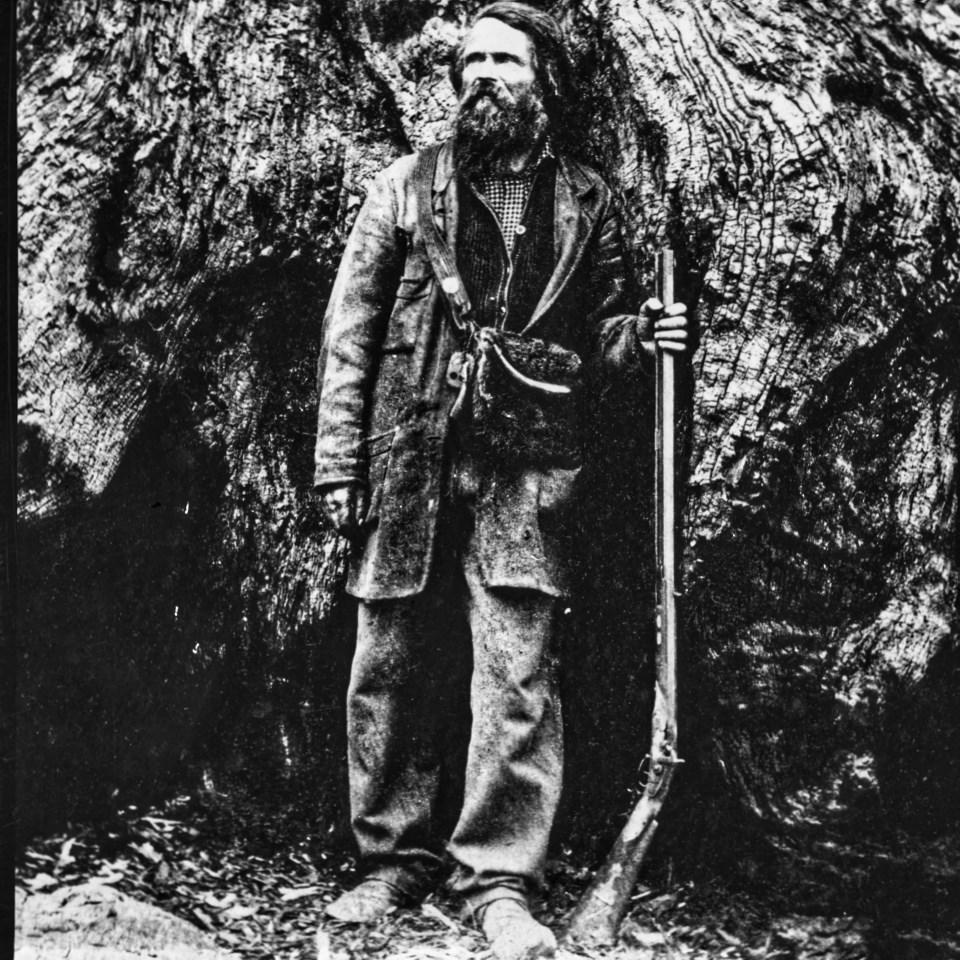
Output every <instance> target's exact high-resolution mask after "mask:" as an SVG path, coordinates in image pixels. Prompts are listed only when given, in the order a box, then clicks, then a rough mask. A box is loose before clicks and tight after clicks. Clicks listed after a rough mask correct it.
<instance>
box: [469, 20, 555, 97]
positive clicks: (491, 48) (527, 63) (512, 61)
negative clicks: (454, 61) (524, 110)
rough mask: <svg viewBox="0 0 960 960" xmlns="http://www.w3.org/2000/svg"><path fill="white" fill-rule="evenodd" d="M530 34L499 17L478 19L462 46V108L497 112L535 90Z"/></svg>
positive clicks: (535, 80)
mask: <svg viewBox="0 0 960 960" xmlns="http://www.w3.org/2000/svg"><path fill="white" fill-rule="evenodd" d="M536 86H537V78H536V74H535V72H534V69H533V51H532V50H531V45H530V38H529V37H528V36H527V35H526V34H525V33H523V32H522V31H520V30H515V29H514V28H513V27H511V26H508V25H507V24H505V23H504V22H503V21H501V20H494V19H492V18H490V19H483V20H478V21H477V23H476V24H474V26H473V28H472V29H471V30H470V32H469V33H468V34H467V39H466V42H465V44H464V47H463V87H462V89H461V92H460V106H461V109H470V108H474V109H475V110H476V111H477V112H478V113H487V114H490V113H496V112H498V111H500V110H502V109H503V107H504V105H505V104H506V105H510V106H515V105H516V104H517V103H518V102H522V101H524V100H526V99H528V98H529V97H530V96H531V95H532V94H533V93H534V91H535V89H536Z"/></svg>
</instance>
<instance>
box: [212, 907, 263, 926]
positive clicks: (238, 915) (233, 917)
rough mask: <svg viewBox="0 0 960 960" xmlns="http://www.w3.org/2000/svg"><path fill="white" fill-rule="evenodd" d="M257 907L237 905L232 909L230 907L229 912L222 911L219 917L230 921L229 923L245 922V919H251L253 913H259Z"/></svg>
mask: <svg viewBox="0 0 960 960" xmlns="http://www.w3.org/2000/svg"><path fill="white" fill-rule="evenodd" d="M259 912H260V908H259V907H245V906H243V905H241V904H239V903H238V904H237V905H236V906H234V907H231V908H230V909H229V910H224V911H223V913H222V914H221V917H222V918H223V919H224V920H230V921H231V922H233V921H237V920H245V919H246V918H247V917H252V916H253V915H254V914H255V913H259Z"/></svg>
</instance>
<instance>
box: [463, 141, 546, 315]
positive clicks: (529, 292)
mask: <svg viewBox="0 0 960 960" xmlns="http://www.w3.org/2000/svg"><path fill="white" fill-rule="evenodd" d="M556 176H557V172H556V161H555V160H554V159H553V158H548V159H546V160H544V161H543V162H541V164H540V166H539V168H538V170H537V173H536V176H535V177H534V180H533V184H532V186H531V188H530V195H529V197H528V198H527V204H526V207H525V208H524V212H523V217H522V218H521V221H520V224H521V228H520V230H519V231H518V232H517V235H516V238H515V239H514V238H509V237H508V238H504V236H503V231H502V230H501V229H500V223H499V221H498V220H497V217H496V215H495V214H494V212H493V211H492V210H491V209H490V207H489V206H488V204H487V203H486V201H485V200H484V199H483V198H482V197H481V196H480V195H479V194H478V193H477V192H476V190H475V189H474V188H473V187H472V186H471V185H470V184H462V189H461V190H460V225H459V235H458V237H457V246H456V250H457V269H458V270H459V271H460V276H461V277H462V279H463V283H464V286H465V287H466V288H467V294H468V295H469V297H470V301H471V303H472V304H473V310H474V319H475V320H476V321H477V323H478V324H479V325H480V326H481V327H498V328H502V329H506V330H511V331H520V330H522V329H523V328H524V327H525V326H526V325H527V324H528V323H529V322H530V318H531V317H532V316H533V311H534V310H535V309H536V307H537V304H538V303H539V302H540V296H541V295H542V293H543V291H544V289H545V288H546V286H547V283H548V282H549V280H550V277H551V276H552V274H553V271H554V268H555V267H556V256H555V252H554V222H553V220H554V193H555V186H556ZM511 240H513V243H512V250H508V245H509V244H510V241H511Z"/></svg>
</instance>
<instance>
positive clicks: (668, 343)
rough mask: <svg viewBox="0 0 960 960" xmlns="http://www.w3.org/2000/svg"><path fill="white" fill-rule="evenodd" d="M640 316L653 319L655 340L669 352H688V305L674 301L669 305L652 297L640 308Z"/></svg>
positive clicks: (689, 347) (659, 346)
mask: <svg viewBox="0 0 960 960" xmlns="http://www.w3.org/2000/svg"><path fill="white" fill-rule="evenodd" d="M640 316H641V317H642V318H645V319H647V320H652V321H653V342H654V344H655V345H656V347H658V348H659V349H660V350H666V351H668V352H669V353H686V352H687V350H688V349H691V346H690V340H691V337H690V321H689V320H688V319H687V305H686V304H685V303H674V304H672V305H671V306H669V307H664V305H663V304H662V303H661V302H660V301H659V300H658V299H657V298H656V297H651V298H650V299H649V300H647V302H646V303H644V305H643V306H642V307H641V308H640Z"/></svg>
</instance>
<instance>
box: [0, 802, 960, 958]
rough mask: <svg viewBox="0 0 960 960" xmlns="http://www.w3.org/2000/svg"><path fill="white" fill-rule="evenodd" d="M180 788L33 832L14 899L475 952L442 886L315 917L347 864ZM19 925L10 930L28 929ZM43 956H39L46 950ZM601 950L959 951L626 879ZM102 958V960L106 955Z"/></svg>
mask: <svg viewBox="0 0 960 960" xmlns="http://www.w3.org/2000/svg"><path fill="white" fill-rule="evenodd" d="M233 826H234V829H224V822H223V820H222V817H221V818H220V819H217V818H211V817H210V813H209V810H205V809H204V808H202V807H198V806H197V804H196V803H195V802H193V801H191V800H190V799H189V798H186V797H182V798H179V799H177V800H175V801H172V802H170V803H168V804H166V805H164V807H162V808H161V809H156V810H152V811H150V812H148V813H140V812H138V811H136V810H133V809H130V810H128V811H126V812H125V815H124V816H123V817H121V818H119V819H118V820H117V822H116V823H114V824H112V825H111V826H109V827H107V828H102V829H99V830H95V829H93V828H91V827H72V828H71V829H69V830H68V831H67V832H65V833H64V834H61V835H58V836H51V837H47V838H43V839H39V840H37V841H35V842H34V843H32V844H31V845H30V846H29V847H28V848H27V849H26V850H25V851H24V853H23V856H22V858H21V863H20V866H19V869H18V873H17V884H18V886H19V887H20V888H21V890H22V893H21V899H22V898H23V895H24V894H25V895H26V896H27V897H30V896H34V895H44V894H50V893H57V892H61V893H62V892H63V888H65V887H70V886H73V885H76V886H79V885H82V884H91V883H92V884H95V885H101V886H105V887H110V888H112V889H114V890H117V891H120V892H121V893H124V894H127V895H129V896H131V897H133V898H136V899H137V900H140V901H143V902H146V903H148V904H152V905H154V906H156V907H160V908H161V909H163V910H165V911H168V912H169V913H171V914H174V915H175V916H177V917H180V918H182V919H184V920H187V921H189V923H191V924H193V925H194V926H195V927H197V928H199V929H200V930H203V931H205V932H206V934H207V936H208V939H209V940H210V942H211V943H216V945H218V946H219V947H221V948H222V949H223V950H225V951H228V952H230V953H233V954H235V955H238V956H240V957H243V958H245V960H254V958H271V960H306V958H313V957H319V958H320V960H354V958H356V960H360V958H394V960H431V958H451V960H471V958H475V960H483V958H485V957H489V952H488V951H487V950H486V948H485V945H484V941H483V938H482V937H481V936H480V934H479V933H478V931H477V930H476V928H475V927H474V926H473V925H472V924H471V923H469V922H467V921H466V920H464V919H463V918H461V916H460V912H459V906H458V904H457V902H456V901H455V900H453V899H452V898H451V897H450V896H449V895H447V894H445V893H435V894H433V895H431V896H430V897H429V898H428V899H427V900H426V901H425V902H424V903H423V904H422V905H421V906H419V907H417V908H415V909H412V910H398V911H396V912H395V913H393V914H391V915H390V916H388V917H386V918H385V919H384V920H383V921H382V922H380V923H378V924H376V925H375V926H372V927H369V928H358V927H353V926H348V925H343V924H337V923H334V922H332V921H324V920H323V905H324V904H325V903H326V902H329V901H330V900H332V899H333V898H334V897H335V896H336V895H337V893H338V892H339V890H340V889H341V887H342V886H343V885H344V884H348V883H350V882H351V880H352V879H353V875H352V874H353V864H352V863H351V861H350V860H349V858H347V857H345V856H344V855H343V854H342V853H336V852H334V848H335V845H334V844H332V843H330V842H329V841H328V842H326V843H324V841H323V840H322V839H320V838H317V837H311V836H302V837H300V838H299V839H297V840H296V841H293V842H274V843H269V842H265V841H264V839H263V837H262V836H258V837H256V838H253V837H251V836H250V835H247V834H246V833H245V832H244V830H243V829H242V825H241V826H239V827H238V825H236V824H234V825H233ZM587 878H588V874H587V871H586V870H585V869H584V868H582V867H578V866H576V865H574V864H573V863H571V862H570V859H569V858H568V857H565V858H562V859H559V860H554V861H552V862H551V864H550V867H549V871H548V891H549V893H548V895H547V897H546V899H545V900H544V901H543V902H542V903H540V904H538V905H537V910H538V912H539V915H540V918H541V919H542V920H543V921H544V922H546V923H548V924H549V925H551V926H552V927H553V928H554V929H555V930H556V931H558V932H560V931H562V929H563V924H564V921H565V919H566V917H567V916H568V915H569V913H570V911H571V910H572V908H573V906H574V904H575V903H576V901H577V899H578V897H579V894H580V892H581V890H582V889H583V887H584V885H585V883H586V881H587ZM29 933H30V932H29V931H21V934H29ZM52 955H53V954H51V956H52ZM588 955H589V956H592V957H604V958H614V960H627V958H630V960H680V958H683V960H706V958H730V960H774V958H776V960H814V958H816V960H828V958H829V960H858V958H870V960H887V958H890V960H899V958H904V960H914V958H916V960H926V958H930V960H939V958H949V957H960V948H958V938H954V937H951V938H946V939H945V938H944V937H943V936H942V934H941V935H940V936H937V935H934V934H932V933H930V932H929V931H924V930H903V929H901V930H899V931H897V933H896V934H891V933H890V932H889V931H888V932H884V933H881V932H879V931H878V928H877V923H876V918H873V919H872V920H871V919H870V918H867V917H864V916H854V915H846V916H809V915H800V914H794V913H790V912H789V911H788V910H785V909H784V907H783V900H782V897H781V898H778V899H777V900H776V901H771V900H767V899H765V898H763V897H762V896H760V895H759V894H756V893H753V894H746V893H743V892H737V891H735V890H731V889H728V888H725V887H723V886H722V885H720V884H719V883H717V882H710V883H701V884H695V883H693V882H691V881H681V882H674V883H672V884H670V885H669V886H664V887H663V888H651V887H646V886H642V885H641V886H640V887H638V889H637V891H636V893H635V895H634V897H633V902H632V904H631V908H630V911H629V913H628V915H627V918H626V920H625V921H624V923H623V925H622V927H621V931H620V937H619V940H618V942H617V944H616V945H615V946H614V947H612V948H610V949H608V950H594V951H591V952H590V953H589V954H584V953H582V952H581V953H577V952H569V953H568V956H569V957H578V956H579V957H583V956H588ZM103 956H104V957H105V958H106V957H107V956H108V954H107V953H104V954H103Z"/></svg>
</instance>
